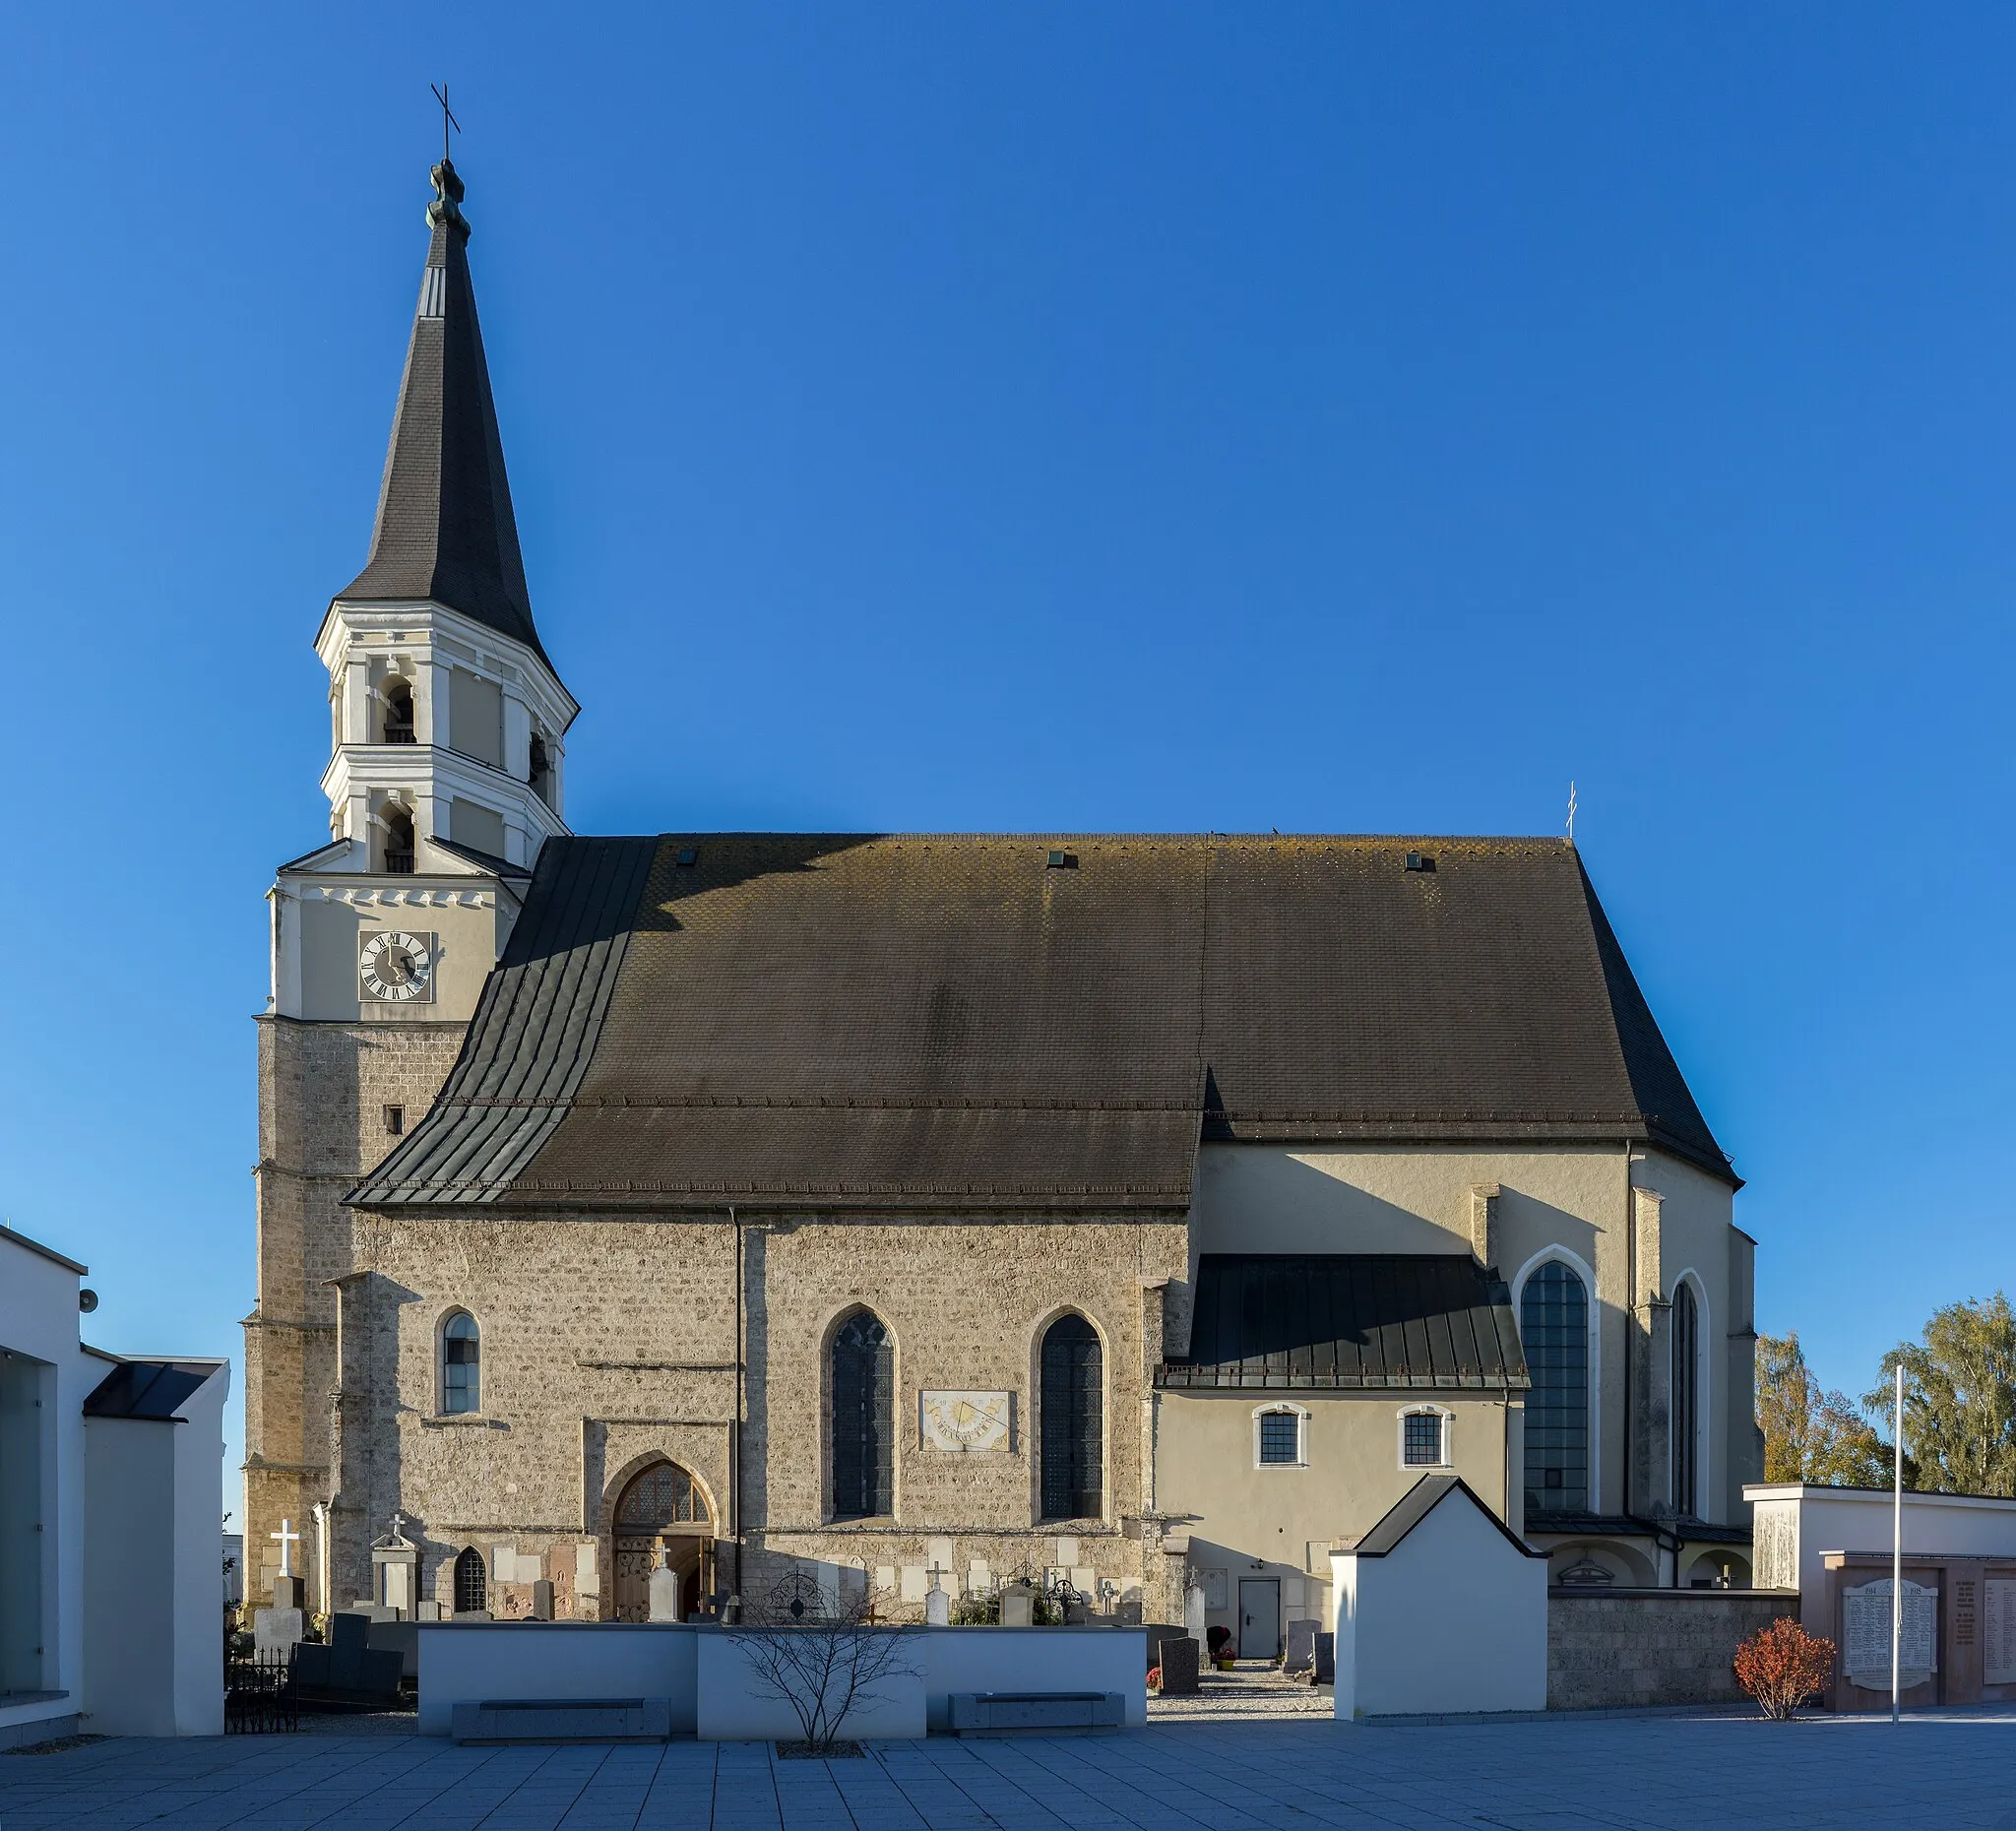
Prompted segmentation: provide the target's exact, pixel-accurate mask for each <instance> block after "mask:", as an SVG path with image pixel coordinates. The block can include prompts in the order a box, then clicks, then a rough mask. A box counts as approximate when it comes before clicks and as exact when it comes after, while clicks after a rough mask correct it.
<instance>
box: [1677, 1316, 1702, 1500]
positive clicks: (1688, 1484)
mask: <svg viewBox="0 0 2016 1831" xmlns="http://www.w3.org/2000/svg"><path fill="white" fill-rule="evenodd" d="M1672 1335H1673V1388H1672V1413H1671V1416H1672V1443H1673V1510H1674V1512H1676V1513H1680V1514H1683V1515H1685V1516H1687V1517H1688V1518H1693V1517H1694V1516H1695V1506H1696V1501H1697V1498H1698V1496H1697V1495H1696V1492H1695V1489H1696V1487H1697V1485H1698V1484H1697V1483H1696V1481H1695V1476H1696V1473H1697V1471H1696V1469H1695V1462H1696V1460H1697V1447H1698V1443H1699V1439H1700V1434H1701V1418H1700V1412H1701V1399H1700V1394H1701V1389H1700V1385H1699V1381H1700V1378H1701V1312H1700V1309H1699V1307H1698V1306H1697V1305H1696V1304H1695V1302H1694V1293H1693V1290H1692V1288H1691V1287H1690V1286H1689V1285H1688V1283H1687V1281H1686V1280H1685V1279H1684V1278H1683V1279H1681V1280H1680V1282H1679V1283H1678V1284H1676V1285H1675V1286H1674V1287H1673V1310H1672Z"/></svg>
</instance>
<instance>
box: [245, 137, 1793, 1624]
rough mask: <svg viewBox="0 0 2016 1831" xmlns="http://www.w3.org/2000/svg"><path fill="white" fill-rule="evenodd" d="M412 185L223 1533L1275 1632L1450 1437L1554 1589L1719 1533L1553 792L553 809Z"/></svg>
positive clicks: (1694, 1171)
mask: <svg viewBox="0 0 2016 1831" xmlns="http://www.w3.org/2000/svg"><path fill="white" fill-rule="evenodd" d="M433 178H434V185H435V193H436V194H435V198H434V201H433V203H432V204H431V205H430V206H429V207H428V210H427V221H428V223H429V241H428V247H427V256H426V264H425V267H424V269H423V270H422V275H421V282H420V290H419V299H418V303H417V306H416V309H415V312H414V317H413V323H412V331H411V338H410V344H409V347H408V351H407V358H406V368H405V373H404V375H403V377H402V379H401V382H400V388H399V398H398V406H397V409H396V411H395V415H394V420H393V428H392V441H391V447H390V450H389V452H388V455H387V458H386V464H385V472H384V478H383V484H382V488H381V492H380V496H379V502H378V514H377V521H376V525H375V528H374V530H373V533H372V537H371V542H370V549H369V556H368V559H367V560H366V563H365V565H364V568H363V570H362V571H361V572H360V573H359V574H358V575H357V577H356V578H355V579H354V580H352V581H351V582H350V583H349V584H348V585H347V586H346V587H345V588H344V589H343V590H342V591H341V592H339V593H338V594H337V595H336V597H335V599H334V600H332V601H331V603H330V605H329V608H328V611H327V613H326V614H325V616H324V617H323V620H322V625H321V629H320V633H319V635H318V637H317V641H316V648H317V653H318V654H319V656H320V657H321V659H322V661H323V663H324V664H325V665H326V667H327V669H328V676H329V717H330V730H331V744H330V761H329V765H328V768H327V769H326V770H325V772H324V774H323V788H324V789H325V790H326V792H327V794H328V797H329V805H330V831H329V838H328V840H327V841H326V843H324V844H322V845H321V846H319V847H317V849H316V850H314V851H313V852H308V853H307V854H306V855H304V856H302V857H298V858H295V859H294V860H293V861H292V862H290V863H288V864H285V865H283V866H282V867H281V868H280V870H279V873H278V876H277V881H276V883H275V885H274V887H273V890H272V892H271V893H270V896H271V902H272V909H273V930H272V957H273V998H272V1004H271V1008H270V1010H269V1011H268V1013H267V1014H266V1015H265V1016H264V1017H263V1018H262V1019H261V1021H260V1024H259V1080H260V1151H259V1170H258V1295H257V1303H256V1306H255V1308H254V1309H253V1312H252V1314H251V1315H250V1316H249V1317H248V1318H247V1319H246V1324H245V1329H246V1385H247V1398H246V1442H247V1458H246V1464H245V1517H246V1520H247V1538H246V1543H247V1545H248V1546H252V1547H267V1548H268V1549H269V1552H270V1553H271V1552H274V1551H277V1545H276V1542H275V1541H274V1540H272V1539H271V1538H270V1537H269V1535H271V1534H273V1533H275V1532H276V1531H278V1530H279V1529H280V1527H281V1522H282V1520H283V1519H287V1520H290V1521H292V1522H293V1523H294V1528H295V1529H296V1530H298V1531H301V1532H303V1533H305V1534H306V1536H307V1543H306V1545H305V1546H304V1547H303V1561H304V1565H305V1568H306V1569H307V1571H308V1573H309V1588H310V1600H311V1605H312V1606H316V1607H321V1608H330V1607H345V1606H347V1605H349V1604H350V1603H351V1602H353V1601H355V1600H359V1599H363V1600H369V1601H373V1602H375V1603H377V1604H379V1605H381V1606H389V1607H396V1608H400V1609H402V1610H405V1611H407V1612H410V1613H420V1614H423V1615H427V1616H432V1615H436V1614H446V1613H449V1612H454V1611H460V1612H466V1613H472V1612H478V1611H481V1612H488V1613H491V1614H495V1615H509V1614H525V1613H528V1612H532V1611H535V1610H537V1611H539V1612H544V1611H545V1610H548V1609H550V1610H552V1611H553V1612H555V1613H557V1614H559V1615H561V1616H564V1617H588V1618H602V1619H611V1618H613V1619H625V1618H633V1619H634V1618H641V1617H642V1616H643V1614H644V1612H645V1610H646V1608H647V1593H648V1589H649V1579H650V1574H651V1572H652V1571H653V1570H654V1569H655V1568H660V1567H669V1568H671V1569H672V1570H674V1571H675V1572H677V1573H678V1575H679V1578H680V1581H681V1584H682V1587H683V1602H684V1607H685V1608H686V1609H687V1610H694V1611H707V1610H720V1609H723V1608H729V1609H731V1608H732V1607H733V1606H734V1599H735V1598H737V1597H738V1596H739V1595H740V1594H741V1593H743V1592H744V1591H749V1592H750V1593H752V1594H753V1593H754V1588H755V1586H757V1585H762V1584H768V1583H772V1582H774V1581H776V1579H777V1578H778V1576H780V1575H781V1574H785V1573H788V1572H791V1571H793V1570H798V1571H804V1570H813V1571H817V1572H819V1573H821V1574H820V1577H819V1580H820V1581H822V1582H828V1583H837V1584H839V1585H840V1586H842V1587H843V1588H845V1587H847V1586H850V1585H851V1586H853V1588H854V1590H855V1593H859V1592H860V1591H861V1590H866V1591H868V1592H870V1593H871V1594H872V1596H873V1598H874V1601H875V1604H876V1607H877V1609H878V1610H880V1611H881V1612H883V1613H884V1614H886V1615H887V1616H889V1617H891V1618H897V1619H905V1618H912V1619H914V1618H919V1617H920V1616H921V1615H922V1614H923V1613H924V1611H925V1607H926V1599H927V1597H928V1595H929V1592H930V1591H931V1590H932V1589H934V1588H935V1589H938V1590H942V1591H944V1592H946V1593H947V1594H948V1595H949V1596H951V1597H955V1598H957V1597H963V1596H968V1595H972V1594H978V1595H982V1596H984V1595H986V1594H988V1593H989V1592H991V1591H992V1590H993V1589H994V1587H995V1586H997V1585H999V1584H1000V1583H1002V1582H1004V1581H1006V1580H1008V1579H1010V1578H1016V1577H1021V1578H1026V1579H1029V1580H1031V1581H1034V1582H1037V1583H1040V1584H1047V1585H1049V1586H1050V1587H1051V1588H1052V1589H1062V1588H1064V1587H1066V1586H1068V1589H1069V1591H1070V1593H1071V1594H1072V1596H1074V1597H1075V1598H1077V1599H1078V1606H1079V1607H1080V1608H1082V1609H1084V1610H1088V1611H1090V1612H1092V1613H1094V1614H1096V1615H1102V1616H1107V1617H1113V1618H1119V1619H1142V1618H1147V1619H1151V1620H1167V1619H1171V1618H1176V1619H1180V1618H1181V1609H1182V1596H1183V1593H1184V1591H1185V1589H1186V1588H1187V1587H1189V1586H1191V1585H1195V1586H1197V1587H1199V1588H1202V1589H1203V1591H1204V1592H1205V1600H1206V1603H1207V1606H1208V1609H1209V1610H1210V1618H1211V1620H1212V1621H1213V1622H1217V1623H1223V1624H1225V1625H1226V1626H1228V1627H1229V1628H1230V1629H1231V1630H1232V1631H1233V1633H1234V1634H1235V1636H1236V1637H1237V1640H1238V1643H1239V1647H1240V1650H1241V1652H1243V1653H1248V1654H1265V1653H1271V1652H1272V1651H1273V1650H1274V1647H1275V1645H1276V1644H1278V1641H1279V1638H1280V1635H1281V1631H1282V1624H1283V1623H1284V1622H1285V1621H1286V1620H1289V1619H1292V1618H1297V1617H1301V1616H1307V1615H1318V1614H1320V1613H1321V1612H1322V1611H1323V1601H1324V1594H1323V1592H1324V1586H1325V1582H1326V1580H1327V1574H1328V1571H1329V1561H1328V1554H1329V1551H1330V1549H1331V1548H1332V1547H1333V1546H1337V1547H1349V1546H1350V1545H1351V1544H1353V1543H1354V1542H1355V1540H1356V1539H1357V1538H1358V1537H1359V1536H1360V1535H1362V1534H1364V1533H1365V1532H1367V1531H1368V1529H1369V1528H1370V1527H1371V1525H1372V1524H1373V1523H1374V1522H1376V1521H1377V1520H1378V1519H1379V1517H1380V1516H1381V1515H1382V1514H1383V1513H1385V1512H1386V1510H1387V1509H1388V1508H1389V1507H1390V1506H1392V1505H1393V1504H1394V1503H1395V1502H1396V1501H1397V1500H1398V1499H1399V1498H1400V1497H1401V1496H1402V1495H1403V1494H1404V1493H1406V1492H1407V1490H1408V1489H1409V1488H1410V1487H1411V1486H1412V1485H1413V1484H1415V1483H1416V1482H1417V1481H1418V1480H1419V1479H1420V1478H1421V1477H1422V1476H1423V1475H1424V1474H1429V1473H1436V1472H1440V1473H1451V1472H1453V1473H1455V1474H1458V1475H1460V1476H1461V1477H1462V1478H1463V1479H1464V1480H1465V1481H1466V1482H1467V1483H1468V1484H1470V1486H1471V1487H1472V1489H1473V1490H1474V1491H1475V1492H1476V1493H1477V1494H1478V1495H1480V1496H1481V1497H1482V1498H1483V1499H1484V1500H1485V1501H1486V1502H1487V1503H1488V1504H1489V1505H1490V1506H1491V1507H1492V1508H1493V1509H1495V1510H1497V1511H1498V1512H1499V1514H1500V1516H1501V1517H1502V1518H1503V1519H1504V1520H1505V1521H1506V1523H1507V1524H1508V1525H1509V1527H1510V1528H1511V1530H1512V1531H1513V1532H1515V1533H1518V1534H1523V1535H1524V1536H1525V1537H1526V1539H1527V1540H1528V1542H1529V1543H1530V1544H1532V1545H1534V1546H1535V1547H1539V1548H1543V1549H1544V1550H1546V1551H1547V1552H1548V1555H1549V1557H1550V1559H1551V1562H1552V1574H1553V1577H1554V1580H1555V1581H1557V1582H1563V1583H1591V1584H1606V1583H1608V1584H1617V1585H1690V1584H1700V1583H1703V1582H1711V1583H1723V1582H1730V1581H1733V1582H1736V1583H1738V1584H1740V1583H1742V1582H1744V1581H1745V1580H1746V1578H1747V1575H1748V1562H1747V1559H1748V1551H1749V1529H1748V1525H1747V1511H1746V1509H1745V1508H1744V1506H1743V1504H1742V1501H1741V1497H1740V1487H1741V1484H1742V1483H1743V1482H1744V1481H1746V1480H1754V1479H1756V1478H1757V1476H1758V1474H1759V1464H1760V1461H1761V1457H1760V1452H1759V1445H1758V1438H1757V1434H1756V1430H1755V1426H1754V1424H1753V1421H1752V1394H1751V1359H1752V1340H1753V1335H1752V1328H1751V1260H1752V1250H1753V1248H1752V1242H1751V1240H1750V1239H1749V1238H1748V1237H1747V1236H1746V1235H1745V1234H1744V1233H1742V1232H1741V1231H1739V1230H1738V1229H1737V1228H1736V1227H1735V1225H1734V1224H1733V1197H1734V1195H1735V1193H1736V1191H1737V1190H1738V1189H1739V1188H1740V1186H1741V1184H1740V1180H1739V1178H1738V1177H1737V1176H1736V1175H1735V1174H1734V1173H1733V1170H1732V1168H1731V1166H1730V1162H1729V1160H1728V1158H1727V1157H1726V1156H1725V1155H1724V1153H1723V1152H1722V1150H1721V1149H1720V1148H1719V1147H1718V1145H1717V1143H1716V1140H1715V1137H1714V1134H1713V1133H1712V1132H1711V1131H1710V1129H1709V1126H1708V1123H1707V1121H1706V1120H1705V1119H1704V1117H1703V1116H1702V1113H1701V1111H1700V1109H1699V1107H1698V1106H1697V1105H1696V1104H1695V1101H1694V1099H1693V1097H1692V1095H1691V1094H1690V1093H1689V1091H1688V1088H1687V1084H1686V1081H1685V1080H1684V1078H1683V1077H1682V1075H1681V1072H1680V1070H1679V1067H1678V1066H1677V1064H1676V1063H1675V1061H1674V1059H1673V1057H1672V1055H1671V1053H1670V1051H1669V1049H1668V1047H1667V1044H1666V1042H1665V1040H1664V1039H1663V1037H1662V1036H1661V1033H1660V1029H1659V1026H1658V1024H1657V1023H1656V1022H1655V1020H1654V1018H1653V1015H1652V1013H1651V1011H1650V1010H1649V1009H1648V1007H1647V1005H1646V1001H1645V999H1644V997H1643V995H1642V994H1641V992H1640V990H1639V987H1638V985H1637V983H1636V981H1635V980H1634V979H1633V977H1632V974H1631V970H1630V967H1629V966H1628V965H1627V964H1626V961H1625V958H1624V954H1623V952H1622V950H1621V948H1620V947H1619V944H1618V941H1617V937H1616V936H1615V934H1614V933H1613V932H1612V930H1611V928H1610V924H1609V922H1608V921H1607V918H1606V916H1605V915H1604V911H1603V907H1602V905H1601V903H1600V902H1599V901H1598V898H1597V895H1596V891H1595V889H1594V887H1593V886H1592V884H1591V881H1590V878H1589V876H1588V874H1587V872H1586V871H1585V869H1584V867H1583V863H1582V860H1581V858H1580V857H1579V856H1578V854H1577V852H1576V851H1575V849H1574V847H1573V845H1572V844H1570V843H1567V842H1564V841H1560V840H1553V839H1461V838H1430V837H1422V836H1407V837H1392V838H1377V837H1374V838H1365V837H1334V836H1305V837H1288V836H1278V837H1277V836H1269V837H1249V836H1237V835H1233V836H1225V835H1217V834H1213V835H1207V836H1203V837H1197V836H1168V835H1148V834H1052V835H1041V836H1033V835H1026V834H1007V835H1003V834H986V835H967V834H916V835H889V834H777V833H769V834H766V833H676V834H662V835H657V836H644V837H619V838H583V837H577V836H576V835H574V834H573V833H571V832H570V831H569V829H568V827H567V824H566V819H565V806H566V783H567V743H568V739H569V736H570V733H571V729H572V726H573V722H574V719H575V715H576V712H577V710H578V708H577V706H576V704H575V702H574V700H573V698H572V697H571V696H570V695H569V693H568V691H567V688H566V687H565V686H564V685H563V684H562V682H561V679H560V675H559V672H558V670H557V667H556V666H555V663H554V662H553V660H552V659H551V658H550V657H549V656H548V655H547V653H546V650H545V648H544V646H543V644H542V643H541V640H540V636H539V632H538V629H537V627H536V623H535V621H534V617H533V607H532V600H531V595H530V593H529V591H528V589H527V583H526V574H525V568H524V564H523V562H522V560H521V557H520V552H519V543H518V535H517V531H516V527H515V524H514V521H513V517H512V508H511V497H510V490H509V486H508V483H507V480H506V473H505V464H504V452H503V445H502V442H501V440H500V437H499V433H498V420H497V413H496V410H495V407H494V404H493V401H492V397H491V390H490V381H489V376H488V373H487V370H486V367H485V363H484V357H483V346H482V339H481V335H480V333H479V331H478V328H477V322H476V309H475V298H474V293H473V288H472V284H471V279H470V267H469V261H468V251H467V244H468V240H469V234H470V229H469V224H468V222H467V221H466V219H465V217H464V214H463V211H462V208H461V206H462V200H463V186H462V183H461V181H460V179H459V178H458V177H457V175H456V173H455V170H454V168H453V166H452V165H450V164H449V163H447V162H446V161H444V162H443V163H442V164H441V165H439V166H437V167H436V168H435V170H434V173H433ZM269 1574H270V1573H269ZM257 1587H258V1588H260V1589H262V1590H263V1588H264V1585H263V1584H260V1585H258V1586H257Z"/></svg>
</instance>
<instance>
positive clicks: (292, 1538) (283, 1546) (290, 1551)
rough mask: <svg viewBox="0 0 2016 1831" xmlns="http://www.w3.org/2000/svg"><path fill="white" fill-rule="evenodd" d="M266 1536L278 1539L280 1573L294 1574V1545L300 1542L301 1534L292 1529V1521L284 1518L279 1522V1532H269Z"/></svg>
mask: <svg viewBox="0 0 2016 1831" xmlns="http://www.w3.org/2000/svg"><path fill="white" fill-rule="evenodd" d="M266 1536H267V1537H268V1538H269V1539H278V1540H279V1541H280V1574H281V1575H282V1576H284V1577H290V1576H292V1575H293V1574H294V1547H295V1546H297V1545H299V1544H300V1542H301V1535H300V1534H299V1533H297V1532H296V1531H295V1530H294V1522H293V1521H292V1520H288V1519H284V1520H282V1521H281V1523H280V1531H279V1532H270V1533H268V1534H267V1535H266Z"/></svg>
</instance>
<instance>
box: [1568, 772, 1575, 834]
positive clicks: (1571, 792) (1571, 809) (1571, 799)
mask: <svg viewBox="0 0 2016 1831" xmlns="http://www.w3.org/2000/svg"><path fill="white" fill-rule="evenodd" d="M1568 844H1569V845H1571V846H1572V845H1574V844H1575V785H1574V783H1572V782H1570V783H1569V785H1568Z"/></svg>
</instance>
